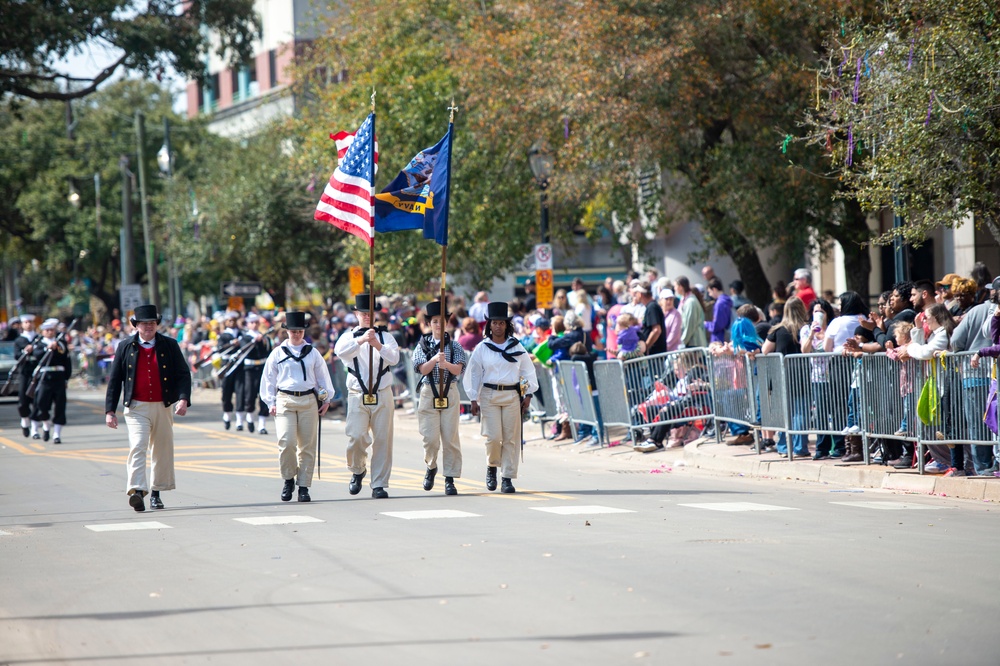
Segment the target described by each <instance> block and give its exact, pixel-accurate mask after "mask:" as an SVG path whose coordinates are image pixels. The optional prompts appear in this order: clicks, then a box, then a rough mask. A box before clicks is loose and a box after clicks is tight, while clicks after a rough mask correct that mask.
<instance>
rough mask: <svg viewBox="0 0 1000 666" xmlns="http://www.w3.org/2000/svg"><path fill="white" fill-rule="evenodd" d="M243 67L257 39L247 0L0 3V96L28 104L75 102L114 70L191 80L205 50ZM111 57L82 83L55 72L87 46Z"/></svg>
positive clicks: (201, 70)
mask: <svg viewBox="0 0 1000 666" xmlns="http://www.w3.org/2000/svg"><path fill="white" fill-rule="evenodd" d="M210 34H211V35H215V36H216V40H217V42H216V52H217V53H218V54H219V55H220V56H221V57H226V58H228V59H229V60H230V62H232V63H234V64H238V63H241V62H246V61H247V60H248V59H249V58H250V57H251V56H252V55H253V41H254V39H256V38H257V37H259V35H260V19H259V17H258V16H257V15H256V14H255V12H254V2H253V0H185V2H183V3H178V2H175V1H174V0H147V1H145V2H137V1H136V0H44V1H38V2H17V1H11V0H4V2H0V93H6V92H10V93H14V94H15V95H19V96H23V97H28V98H31V99H38V100H42V99H48V100H69V99H79V98H82V97H85V96H87V95H90V94H91V93H93V92H95V91H96V90H97V88H98V86H100V85H101V84H102V83H104V82H105V81H107V80H108V79H110V78H111V77H112V76H114V75H115V74H116V73H118V72H122V71H126V72H138V73H141V74H145V75H147V76H149V75H155V76H157V77H162V76H163V74H164V73H165V72H167V71H169V70H170V69H173V70H175V71H176V72H178V73H179V74H181V75H183V76H186V77H188V78H191V79H199V80H200V79H201V78H203V77H204V74H205V64H204V63H205V58H206V57H207V55H208V54H209V52H210V51H211V50H212V46H213V44H212V42H211V41H210V37H209V35H210ZM91 47H94V48H100V49H103V50H104V51H105V52H106V53H108V55H109V58H110V59H111V62H110V64H108V65H107V66H106V67H105V68H104V69H103V70H101V71H100V72H98V73H96V74H94V75H93V76H89V77H79V76H74V75H72V74H71V73H69V72H66V71H62V70H60V68H59V61H60V60H61V59H63V58H65V57H66V56H68V55H70V54H73V53H79V52H82V51H83V50H84V49H86V48H91Z"/></svg>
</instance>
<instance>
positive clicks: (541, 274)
mask: <svg viewBox="0 0 1000 666" xmlns="http://www.w3.org/2000/svg"><path fill="white" fill-rule="evenodd" d="M552 297H553V289H552V269H551V268H548V269H544V270H540V271H535V307H537V308H538V309H540V310H548V309H549V308H551V307H552Z"/></svg>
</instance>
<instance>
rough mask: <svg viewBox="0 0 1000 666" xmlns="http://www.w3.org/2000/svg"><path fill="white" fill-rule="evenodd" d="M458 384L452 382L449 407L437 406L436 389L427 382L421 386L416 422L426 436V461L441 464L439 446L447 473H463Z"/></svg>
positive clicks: (421, 433) (431, 466)
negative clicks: (435, 401)
mask: <svg viewBox="0 0 1000 666" xmlns="http://www.w3.org/2000/svg"><path fill="white" fill-rule="evenodd" d="M458 402H459V395H458V387H457V386H456V385H455V382H452V384H451V388H449V389H448V408H447V409H434V392H433V391H432V390H431V387H430V386H428V385H427V384H424V385H422V386H421V387H420V403H419V406H418V407H417V426H418V428H419V430H420V436H421V437H423V438H424V463H426V464H427V468H428V469H434V468H436V467H437V466H438V464H437V459H438V450H439V449H441V450H442V454H441V462H442V463H444V469H443V471H444V475H445V476H452V477H459V476H462V442H461V440H460V439H459V437H458V416H459V415H458Z"/></svg>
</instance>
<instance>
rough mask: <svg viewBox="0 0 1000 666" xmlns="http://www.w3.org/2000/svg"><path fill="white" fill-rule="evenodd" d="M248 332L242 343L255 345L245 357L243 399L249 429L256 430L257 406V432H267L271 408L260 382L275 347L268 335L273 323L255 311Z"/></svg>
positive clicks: (250, 316)
mask: <svg viewBox="0 0 1000 666" xmlns="http://www.w3.org/2000/svg"><path fill="white" fill-rule="evenodd" d="M247 327H248V330H247V332H246V334H244V335H243V338H242V344H243V345H244V346H245V345H253V346H252V347H250V350H249V351H248V352H247V355H246V358H244V359H243V400H242V401H241V402H242V404H243V406H244V407H245V408H246V417H247V430H249V431H250V432H253V431H254V418H253V408H254V407H255V406H256V407H257V432H259V433H260V434H261V435H266V434H267V415H268V413H269V412H270V409H269V408H268V406H267V403H266V402H264V400H263V398H261V397H260V383H261V380H262V378H263V377H264V364H265V363H267V357H268V356H270V355H271V351H272V350H273V349H274V342H272V340H271V338H270V337H269V336H268V333H269V332H270V330H271V324H270V322H268V321H267V319H265V318H264V317H261V316H259V315H257V314H255V313H253V312H251V313H250V314H248V315H247Z"/></svg>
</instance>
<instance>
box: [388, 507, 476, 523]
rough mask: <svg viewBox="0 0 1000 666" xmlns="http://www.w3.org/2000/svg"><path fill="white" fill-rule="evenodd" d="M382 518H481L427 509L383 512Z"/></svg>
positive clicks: (473, 514) (466, 513)
mask: <svg viewBox="0 0 1000 666" xmlns="http://www.w3.org/2000/svg"><path fill="white" fill-rule="evenodd" d="M382 515H383V516H390V517H392V518H402V519H403V520H429V519H432V518H482V516H481V515H480V514H478V513H469V512H468V511H457V510H455V509H427V510H424V511H383V512H382Z"/></svg>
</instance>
